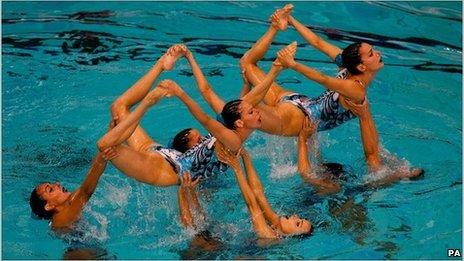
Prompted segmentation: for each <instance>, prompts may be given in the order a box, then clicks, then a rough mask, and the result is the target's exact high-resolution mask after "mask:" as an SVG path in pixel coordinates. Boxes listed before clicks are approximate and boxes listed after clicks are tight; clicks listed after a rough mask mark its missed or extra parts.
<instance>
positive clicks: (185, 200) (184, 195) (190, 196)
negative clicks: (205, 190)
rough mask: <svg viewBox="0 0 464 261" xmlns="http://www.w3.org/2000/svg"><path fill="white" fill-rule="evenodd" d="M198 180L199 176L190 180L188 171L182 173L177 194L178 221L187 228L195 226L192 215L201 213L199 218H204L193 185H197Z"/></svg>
mask: <svg viewBox="0 0 464 261" xmlns="http://www.w3.org/2000/svg"><path fill="white" fill-rule="evenodd" d="M199 181H200V178H197V179H196V180H193V181H192V178H191V176H190V173H188V172H186V173H184V174H182V178H181V182H180V186H179V190H178V193H177V195H178V200H179V212H180V221H181V223H182V224H183V225H184V226H185V227H187V228H195V227H196V224H195V222H194V218H193V215H196V214H198V215H202V217H201V219H204V217H203V215H204V214H203V210H202V208H201V205H200V203H199V201H198V195H197V193H196V191H195V187H196V186H197V185H198V182H199Z"/></svg>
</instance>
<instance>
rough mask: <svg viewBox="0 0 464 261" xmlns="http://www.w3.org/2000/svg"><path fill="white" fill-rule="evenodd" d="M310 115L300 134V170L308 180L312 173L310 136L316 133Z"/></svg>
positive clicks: (302, 175)
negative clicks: (309, 151)
mask: <svg viewBox="0 0 464 261" xmlns="http://www.w3.org/2000/svg"><path fill="white" fill-rule="evenodd" d="M311 123H312V122H311V121H309V119H308V117H305V120H304V121H303V127H302V128H301V130H300V133H299V135H298V145H297V146H298V172H299V173H300V175H301V177H302V178H303V179H304V180H306V179H307V176H308V175H309V173H311V163H310V161H309V158H308V146H307V141H308V136H310V135H311V134H312V133H314V128H312V127H313V125H311Z"/></svg>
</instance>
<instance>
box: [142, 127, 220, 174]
mask: <svg viewBox="0 0 464 261" xmlns="http://www.w3.org/2000/svg"><path fill="white" fill-rule="evenodd" d="M215 143H216V138H215V137H213V136H212V135H211V134H208V135H206V136H205V137H203V138H202V139H201V140H200V142H199V143H198V144H197V145H195V146H194V147H193V148H191V149H189V150H187V151H186V152H184V153H181V152H179V151H177V150H175V149H170V148H165V147H162V146H154V147H152V148H151V151H154V152H158V153H160V154H161V155H162V156H163V157H164V158H165V159H166V160H167V161H168V162H169V163H170V164H171V166H172V167H173V169H174V170H175V171H176V173H177V174H178V175H180V174H182V173H183V172H184V171H188V172H190V175H191V176H192V178H193V179H195V178H196V177H197V176H200V177H202V178H207V177H210V176H213V175H217V174H220V173H223V172H225V171H226V170H227V168H228V166H227V164H225V163H222V162H220V161H219V160H218V159H217V157H216V153H215V151H214V145H215Z"/></svg>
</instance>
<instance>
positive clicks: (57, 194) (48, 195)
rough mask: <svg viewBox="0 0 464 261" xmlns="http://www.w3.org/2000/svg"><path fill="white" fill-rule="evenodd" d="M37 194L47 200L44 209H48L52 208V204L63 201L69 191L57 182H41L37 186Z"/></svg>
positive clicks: (58, 203) (55, 204)
mask: <svg viewBox="0 0 464 261" xmlns="http://www.w3.org/2000/svg"><path fill="white" fill-rule="evenodd" d="M37 194H38V196H39V197H40V198H42V199H43V200H44V201H46V202H47V204H46V205H45V210H47V211H48V210H51V209H53V208H54V206H57V205H60V204H62V203H64V202H65V201H66V200H67V199H68V197H69V195H70V194H71V193H69V192H68V191H67V190H66V189H65V188H63V186H61V185H60V184H59V183H43V184H40V185H39V186H37ZM47 208H48V209H47Z"/></svg>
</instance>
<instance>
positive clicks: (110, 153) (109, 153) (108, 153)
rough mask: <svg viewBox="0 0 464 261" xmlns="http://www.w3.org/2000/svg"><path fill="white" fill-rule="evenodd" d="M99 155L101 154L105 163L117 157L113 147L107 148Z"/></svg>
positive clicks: (117, 154)
mask: <svg viewBox="0 0 464 261" xmlns="http://www.w3.org/2000/svg"><path fill="white" fill-rule="evenodd" d="M100 153H101V154H102V157H103V159H104V160H106V161H108V160H112V159H114V158H116V157H118V156H119V153H118V151H117V150H116V148H115V147H114V146H112V147H108V148H106V149H104V150H103V151H101V152H100Z"/></svg>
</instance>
